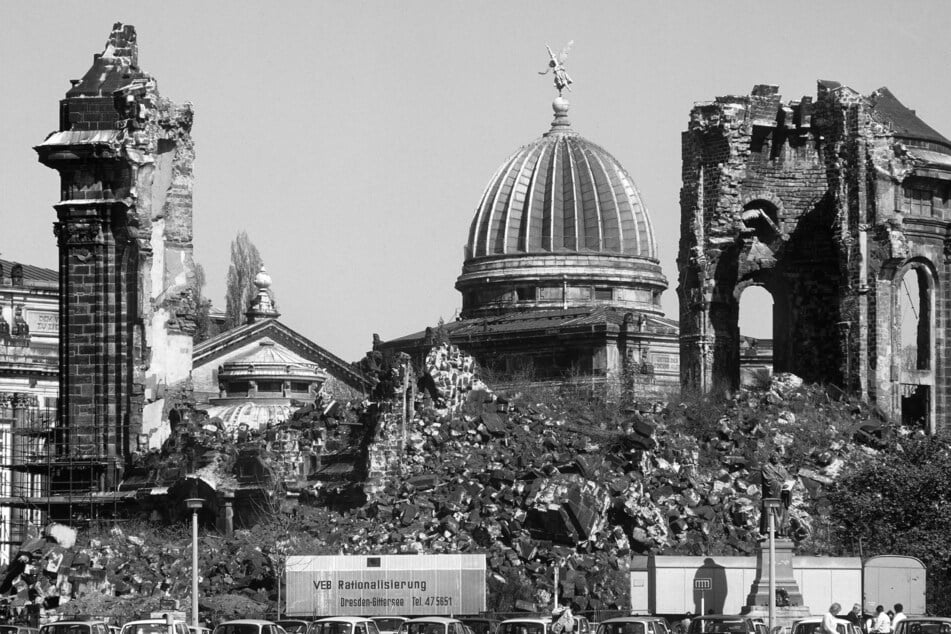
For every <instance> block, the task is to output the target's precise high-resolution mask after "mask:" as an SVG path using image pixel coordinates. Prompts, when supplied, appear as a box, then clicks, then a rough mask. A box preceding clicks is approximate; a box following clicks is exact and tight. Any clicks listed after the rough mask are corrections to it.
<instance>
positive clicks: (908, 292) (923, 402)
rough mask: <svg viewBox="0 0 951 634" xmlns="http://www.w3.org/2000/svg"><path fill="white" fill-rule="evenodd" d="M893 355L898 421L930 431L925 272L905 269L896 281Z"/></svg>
mask: <svg viewBox="0 0 951 634" xmlns="http://www.w3.org/2000/svg"><path fill="white" fill-rule="evenodd" d="M894 292H895V294H896V296H897V297H896V299H897V302H896V304H895V305H896V308H897V311H898V314H897V315H896V322H897V323H896V324H895V328H896V329H897V332H896V333H895V337H896V339H897V340H895V341H894V343H893V346H894V352H895V353H896V355H897V356H898V358H897V364H898V366H899V369H900V375H901V385H900V389H901V418H902V423H904V424H905V425H920V426H922V427H924V428H925V429H930V428H931V408H932V403H931V400H932V398H934V397H933V394H932V391H933V389H934V385H933V384H934V380H933V379H934V377H933V373H932V369H933V365H932V358H931V355H932V349H933V348H934V345H933V341H932V337H933V333H932V328H933V324H932V308H931V288H930V284H929V278H928V275H927V271H926V269H924V268H923V267H920V266H913V267H911V268H909V269H908V270H907V271H906V272H905V273H904V274H903V275H902V276H901V278H900V279H899V280H897V282H896V285H895V289H894Z"/></svg>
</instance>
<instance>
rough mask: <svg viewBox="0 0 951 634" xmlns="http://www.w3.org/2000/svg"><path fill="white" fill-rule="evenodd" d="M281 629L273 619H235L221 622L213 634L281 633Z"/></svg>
mask: <svg viewBox="0 0 951 634" xmlns="http://www.w3.org/2000/svg"><path fill="white" fill-rule="evenodd" d="M281 631H282V628H281V626H280V625H278V624H277V623H275V622H273V621H265V620H262V619H235V620H234V621H225V622H224V623H219V624H218V626H217V627H215V629H214V631H213V632H212V634H280V633H281Z"/></svg>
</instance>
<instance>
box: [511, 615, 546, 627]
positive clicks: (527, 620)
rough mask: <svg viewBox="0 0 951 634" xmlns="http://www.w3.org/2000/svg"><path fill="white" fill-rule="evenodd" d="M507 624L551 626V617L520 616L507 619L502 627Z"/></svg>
mask: <svg viewBox="0 0 951 634" xmlns="http://www.w3.org/2000/svg"><path fill="white" fill-rule="evenodd" d="M506 623H547V624H548V625H551V617H547V616H520V617H518V618H514V619H505V620H504V621H502V625H504V624H506Z"/></svg>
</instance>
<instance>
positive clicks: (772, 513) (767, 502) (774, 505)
mask: <svg viewBox="0 0 951 634" xmlns="http://www.w3.org/2000/svg"><path fill="white" fill-rule="evenodd" d="M780 504H782V502H780V501H779V498H764V499H763V511H764V512H765V513H768V514H769V516H768V517H769V631H770V632H772V631H773V627H774V626H775V625H776V511H778V510H779V507H780Z"/></svg>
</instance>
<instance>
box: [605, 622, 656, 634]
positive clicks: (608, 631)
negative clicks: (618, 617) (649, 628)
mask: <svg viewBox="0 0 951 634" xmlns="http://www.w3.org/2000/svg"><path fill="white" fill-rule="evenodd" d="M645 629H646V626H645V624H644V623H641V622H639V621H632V622H630V623H602V624H601V626H600V627H599V628H598V634H644V631H645Z"/></svg>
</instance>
